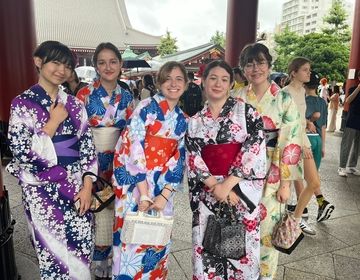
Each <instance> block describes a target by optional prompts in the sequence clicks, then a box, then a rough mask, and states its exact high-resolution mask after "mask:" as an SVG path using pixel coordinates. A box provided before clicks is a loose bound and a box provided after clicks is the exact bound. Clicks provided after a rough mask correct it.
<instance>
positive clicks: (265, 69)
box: [244, 53, 270, 86]
mask: <svg viewBox="0 0 360 280" xmlns="http://www.w3.org/2000/svg"><path fill="white" fill-rule="evenodd" d="M259 58H260V59H259V60H255V59H254V60H253V61H252V62H248V63H246V64H245V66H244V74H245V76H246V79H247V80H248V81H249V83H251V84H253V85H255V86H259V85H261V84H263V83H268V79H269V75H270V67H269V62H268V61H267V60H266V58H265V55H264V54H263V53H260V54H259Z"/></svg>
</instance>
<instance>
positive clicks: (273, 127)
mask: <svg viewBox="0 0 360 280" xmlns="http://www.w3.org/2000/svg"><path fill="white" fill-rule="evenodd" d="M271 62H272V56H271V55H270V53H269V50H268V48H267V47H266V46H264V45H262V44H260V43H255V44H250V45H247V46H245V47H244V49H243V50H242V51H241V54H240V67H241V68H242V69H243V71H244V74H245V76H246V79H247V80H248V82H249V85H248V86H247V87H245V88H243V89H242V90H240V92H238V96H239V97H240V98H241V99H242V100H244V101H245V102H246V103H248V104H250V105H252V106H253V107H254V108H256V110H257V111H258V112H259V113H260V114H261V116H262V119H263V122H264V131H265V135H266V138H265V139H266V142H267V143H266V149H267V173H268V174H269V175H268V176H267V179H266V181H265V186H264V191H263V195H262V199H261V204H262V205H261V208H262V210H261V211H262V215H261V221H260V235H261V239H260V240H261V241H260V246H261V248H260V262H261V265H260V269H261V271H260V272H261V278H260V279H262V280H265V279H273V278H274V277H275V274H276V270H277V264H278V257H279V251H277V250H276V249H275V248H274V247H273V245H272V243H271V236H272V233H273V229H274V226H275V224H276V223H277V222H278V221H279V220H280V219H281V209H282V208H284V205H285V203H286V201H287V200H288V199H289V197H290V184H291V181H294V180H299V179H302V178H303V173H302V170H303V161H302V156H301V152H302V150H301V148H302V143H303V135H302V134H301V120H300V114H299V112H298V110H297V108H296V104H295V103H294V101H293V100H292V98H291V96H290V95H289V94H288V93H287V92H285V91H281V89H280V88H279V86H278V85H276V84H275V83H274V82H270V81H269V76H270V67H271ZM300 200H301V198H300V199H299V203H298V205H299V204H300ZM307 203H308V201H305V205H306V204H307ZM302 204H304V203H302ZM303 207H305V206H303ZM297 208H298V207H297ZM296 210H297V211H296ZM296 210H295V212H294V216H295V218H296V219H297V220H298V221H299V223H300V220H301V214H302V211H303V209H300V210H299V209H296ZM300 211H301V212H300ZM298 226H299V227H300V225H298Z"/></svg>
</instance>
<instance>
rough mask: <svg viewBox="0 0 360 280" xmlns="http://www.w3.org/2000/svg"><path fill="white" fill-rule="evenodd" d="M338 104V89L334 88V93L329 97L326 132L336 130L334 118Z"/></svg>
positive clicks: (337, 87)
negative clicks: (328, 116)
mask: <svg viewBox="0 0 360 280" xmlns="http://www.w3.org/2000/svg"><path fill="white" fill-rule="evenodd" d="M339 103H340V87H339V86H334V92H333V93H332V94H331V95H330V102H329V111H330V114H329V115H330V122H329V125H328V129H327V131H328V132H334V131H335V130H336V116H337V112H338V109H339Z"/></svg>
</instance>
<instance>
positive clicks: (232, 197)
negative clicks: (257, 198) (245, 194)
mask: <svg viewBox="0 0 360 280" xmlns="http://www.w3.org/2000/svg"><path fill="white" fill-rule="evenodd" d="M239 202H240V197H239V196H238V195H237V194H236V193H235V192H234V191H233V190H231V191H230V193H229V197H228V203H230V205H231V206H235V205H236V204H238V203H239Z"/></svg>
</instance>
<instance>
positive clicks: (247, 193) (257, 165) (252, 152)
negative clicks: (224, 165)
mask: <svg viewBox="0 0 360 280" xmlns="http://www.w3.org/2000/svg"><path fill="white" fill-rule="evenodd" d="M244 105H245V121H246V134H247V137H246V139H245V141H244V142H243V143H242V145H241V150H240V152H239V153H238V154H237V156H236V157H235V159H234V161H233V163H232V165H231V167H230V170H229V175H234V176H236V177H239V178H243V179H244V180H241V181H240V182H239V184H238V185H237V186H235V187H234V188H233V190H234V191H235V193H236V194H237V195H238V196H239V197H240V199H241V201H242V202H243V203H244V205H246V206H247V208H248V211H249V212H250V213H251V212H252V211H254V209H255V208H256V206H257V205H258V204H259V203H260V199H261V196H262V190H263V187H264V180H265V177H266V146H265V139H264V131H263V121H262V118H261V115H260V114H259V113H258V112H257V111H256V110H255V109H254V108H253V107H252V106H251V105H249V104H244Z"/></svg>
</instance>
